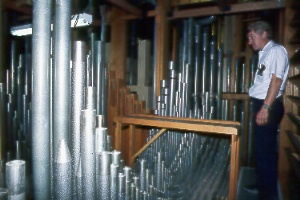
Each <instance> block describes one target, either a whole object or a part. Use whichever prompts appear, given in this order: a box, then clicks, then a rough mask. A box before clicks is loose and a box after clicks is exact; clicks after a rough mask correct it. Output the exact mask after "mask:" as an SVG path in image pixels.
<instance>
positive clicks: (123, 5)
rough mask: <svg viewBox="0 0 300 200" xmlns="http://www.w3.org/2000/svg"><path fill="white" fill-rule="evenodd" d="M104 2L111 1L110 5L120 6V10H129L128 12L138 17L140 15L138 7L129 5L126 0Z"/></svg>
mask: <svg viewBox="0 0 300 200" xmlns="http://www.w3.org/2000/svg"><path fill="white" fill-rule="evenodd" d="M106 2H108V3H111V4H112V5H114V6H117V7H119V8H121V9H122V10H124V11H127V12H129V13H130V14H133V15H134V16H137V17H140V18H141V17H142V11H141V10H140V9H139V8H137V7H135V6H133V5H131V4H130V3H128V2H127V1H124V0H106Z"/></svg>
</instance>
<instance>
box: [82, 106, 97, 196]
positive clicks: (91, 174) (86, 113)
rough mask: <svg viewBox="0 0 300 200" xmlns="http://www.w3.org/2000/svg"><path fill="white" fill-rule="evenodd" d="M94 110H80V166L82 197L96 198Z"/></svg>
mask: <svg viewBox="0 0 300 200" xmlns="http://www.w3.org/2000/svg"><path fill="white" fill-rule="evenodd" d="M95 117H96V110H89V109H86V110H82V111H81V140H80V150H81V155H82V156H81V167H82V194H83V199H91V200H93V199H95V198H96V165H95V163H96V156H95Z"/></svg>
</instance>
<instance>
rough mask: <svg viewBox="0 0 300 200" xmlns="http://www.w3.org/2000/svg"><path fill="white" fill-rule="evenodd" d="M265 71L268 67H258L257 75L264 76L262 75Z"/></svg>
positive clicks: (261, 65)
mask: <svg viewBox="0 0 300 200" xmlns="http://www.w3.org/2000/svg"><path fill="white" fill-rule="evenodd" d="M265 69H266V66H265V65H264V64H260V65H258V68H257V74H258V75H260V76H262V75H263V74H262V73H263V72H264V71H265Z"/></svg>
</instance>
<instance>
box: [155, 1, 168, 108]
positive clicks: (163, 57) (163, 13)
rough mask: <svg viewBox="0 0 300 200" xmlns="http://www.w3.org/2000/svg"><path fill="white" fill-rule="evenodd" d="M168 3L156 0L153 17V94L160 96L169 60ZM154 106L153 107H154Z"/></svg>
mask: <svg viewBox="0 0 300 200" xmlns="http://www.w3.org/2000/svg"><path fill="white" fill-rule="evenodd" d="M169 3H170V2H169V1H165V0H158V1H157V7H156V11H157V13H158V14H157V15H156V17H155V27H156V33H155V34H156V35H155V38H156V41H155V43H156V56H155V57H156V60H155V63H156V66H155V83H154V87H155V88H156V91H155V94H154V95H156V96H158V95H159V94H160V81H161V80H162V79H164V78H165V76H166V75H167V69H168V67H167V66H168V59H169V26H170V21H169V19H168V16H167V13H168V11H169ZM154 106H155V105H154Z"/></svg>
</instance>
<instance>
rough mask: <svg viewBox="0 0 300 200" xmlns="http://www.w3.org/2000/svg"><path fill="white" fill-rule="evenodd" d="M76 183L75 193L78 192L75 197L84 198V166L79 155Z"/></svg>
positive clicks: (80, 199) (79, 199) (81, 199)
mask: <svg viewBox="0 0 300 200" xmlns="http://www.w3.org/2000/svg"><path fill="white" fill-rule="evenodd" d="M75 179H76V181H75V182H76V183H75V192H74V188H73V195H74V193H75V194H76V197H75V198H74V199H78V200H83V197H82V168H81V159H80V157H79V161H78V168H77V172H76V178H75Z"/></svg>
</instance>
